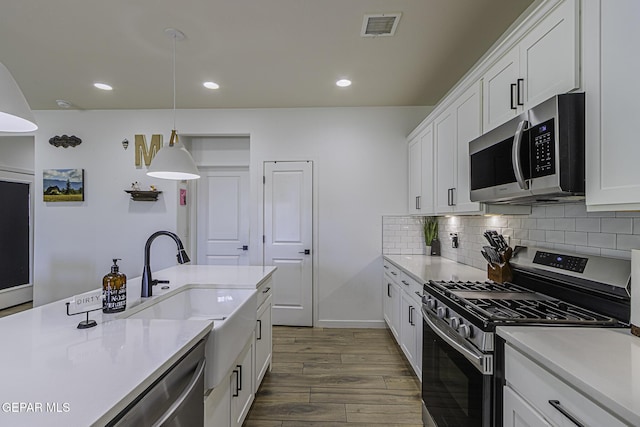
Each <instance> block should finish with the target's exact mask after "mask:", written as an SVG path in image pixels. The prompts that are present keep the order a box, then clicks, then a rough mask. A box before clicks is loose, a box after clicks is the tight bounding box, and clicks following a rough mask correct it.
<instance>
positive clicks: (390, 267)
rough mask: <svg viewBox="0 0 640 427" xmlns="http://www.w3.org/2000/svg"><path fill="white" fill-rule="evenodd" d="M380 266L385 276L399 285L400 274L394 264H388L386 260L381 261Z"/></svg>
mask: <svg viewBox="0 0 640 427" xmlns="http://www.w3.org/2000/svg"><path fill="white" fill-rule="evenodd" d="M382 266H383V269H384V272H385V274H387V275H388V276H389V277H391V279H392V280H393V281H394V282H396V283H398V284H399V283H400V278H401V274H402V273H401V272H400V269H399V268H398V267H396V266H395V265H394V264H392V263H390V262H389V261H387V260H386V259H385V260H383V261H382Z"/></svg>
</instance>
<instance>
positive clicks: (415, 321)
mask: <svg viewBox="0 0 640 427" xmlns="http://www.w3.org/2000/svg"><path fill="white" fill-rule="evenodd" d="M383 265H384V270H385V271H384V275H383V277H384V280H383V285H384V286H383V292H384V293H383V298H384V299H383V301H384V302H383V312H384V320H385V321H386V322H387V325H388V326H389V329H391V333H392V334H393V336H394V338H395V339H396V342H397V343H398V345H399V346H400V348H401V349H402V352H403V353H404V355H405V356H406V358H407V360H408V361H409V363H410V364H411V367H412V368H413V370H414V371H415V373H416V376H417V377H418V378H419V379H422V312H421V307H422V302H421V296H422V284H421V283H420V282H418V281H416V280H414V279H413V278H411V277H409V276H408V274H407V273H405V272H404V271H402V270H400V269H399V268H398V267H397V266H396V265H394V264H392V263H390V262H389V261H387V260H386V259H385V260H384V261H383ZM394 274H395V276H394Z"/></svg>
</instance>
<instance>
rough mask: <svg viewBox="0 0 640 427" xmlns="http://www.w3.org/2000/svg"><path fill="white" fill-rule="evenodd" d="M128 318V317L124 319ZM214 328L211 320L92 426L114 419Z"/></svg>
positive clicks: (99, 425) (104, 423) (99, 426)
mask: <svg viewBox="0 0 640 427" xmlns="http://www.w3.org/2000/svg"><path fill="white" fill-rule="evenodd" d="M123 320H126V319H123ZM212 328H213V322H209V324H208V326H205V327H204V328H203V329H202V330H201V331H200V333H199V334H197V335H196V336H195V337H193V338H192V339H191V340H190V341H189V342H187V343H186V344H185V345H184V346H182V348H180V349H179V350H178V351H177V352H176V353H174V354H173V356H171V357H170V358H168V359H167V360H166V361H165V362H164V363H163V364H162V365H160V366H159V367H158V369H156V370H155V371H154V372H153V373H152V374H151V375H149V376H148V377H147V378H145V380H144V381H143V382H141V383H140V384H138V385H137V386H136V387H135V388H134V389H133V390H131V392H130V393H129V394H128V395H126V396H124V397H123V398H122V399H121V400H120V401H119V402H118V403H117V404H116V405H114V406H113V407H112V408H111V409H110V410H109V411H108V412H106V413H104V414H102V416H100V418H98V419H97V420H95V421H94V422H93V423H92V424H91V427H102V426H105V425H106V424H107V423H108V422H110V421H111V420H113V419H114V418H115V417H116V416H117V415H118V414H119V413H120V412H122V411H123V410H124V409H125V408H126V407H127V406H128V405H129V404H131V403H132V402H133V401H134V400H135V399H136V397H137V396H139V395H140V394H141V393H142V392H144V391H145V390H146V389H147V388H149V386H151V385H152V384H153V383H154V382H155V381H156V380H157V379H158V378H160V377H162V376H163V375H164V374H165V372H167V370H168V369H169V368H171V367H172V366H173V365H174V364H175V363H176V362H177V361H178V360H180V359H181V358H182V357H183V356H184V355H185V354H187V353H188V352H189V351H190V350H191V349H192V348H193V347H194V346H195V345H196V344H197V343H198V342H200V340H202V339H204V338H205V337H206V336H207V335H208V334H209V332H210V331H211V329H212Z"/></svg>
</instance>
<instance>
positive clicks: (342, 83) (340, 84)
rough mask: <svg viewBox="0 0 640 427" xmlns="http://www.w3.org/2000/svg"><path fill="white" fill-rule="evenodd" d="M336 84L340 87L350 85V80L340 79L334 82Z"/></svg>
mask: <svg viewBox="0 0 640 427" xmlns="http://www.w3.org/2000/svg"><path fill="white" fill-rule="evenodd" d="M336 85H338V86H340V87H347V86H351V80H347V79H340V80H338V81H337V82H336Z"/></svg>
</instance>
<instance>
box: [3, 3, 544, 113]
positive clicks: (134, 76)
mask: <svg viewBox="0 0 640 427" xmlns="http://www.w3.org/2000/svg"><path fill="white" fill-rule="evenodd" d="M532 1H533V0H175V1H169V0H108V1H105V0H103V1H95V0H53V1H42V0H20V1H3V2H2V5H1V6H0V62H2V63H4V64H5V66H6V67H7V68H8V69H9V70H10V71H11V73H12V74H13V76H14V77H15V79H16V80H17V82H18V84H19V85H20V87H21V88H22V91H23V92H24V94H25V96H26V98H27V101H28V102H29V104H30V105H31V108H32V109H35V110H45V109H58V108H59V107H58V106H57V105H56V100H57V99H64V100H67V101H69V102H71V103H72V104H73V105H74V106H76V107H77V108H81V109H147V108H171V107H172V103H173V101H172V94H173V88H172V68H171V58H172V44H173V41H172V40H171V39H170V38H168V37H167V36H166V35H165V34H164V29H166V28H168V27H173V28H177V29H179V30H181V31H182V32H184V33H185V35H186V37H187V38H186V39H185V40H184V41H180V42H177V53H176V56H177V66H176V73H177V89H176V90H177V107H178V108H261V107H323V106H383V105H384V106H398V105H434V104H435V103H436V102H437V101H438V100H439V99H440V98H441V97H442V96H443V95H444V94H445V93H446V92H447V90H449V89H450V88H451V86H452V85H453V84H454V83H455V82H456V81H458V79H459V78H460V77H462V75H464V73H465V72H466V71H467V70H468V69H469V68H470V67H471V66H472V65H473V64H474V63H475V62H476V61H477V60H478V59H479V58H480V57H481V56H482V55H483V54H484V52H485V51H486V50H487V49H488V48H489V47H490V46H491V45H492V44H493V43H494V42H495V41H496V40H497V39H498V37H499V36H500V35H501V34H502V33H503V32H504V30H505V29H507V27H508V26H509V25H510V24H511V23H512V22H513V21H514V20H515V19H516V18H517V17H518V16H519V15H520V14H521V13H522V12H523V11H524V10H525V9H526V8H527V7H528V6H529V5H530V4H531V3H532ZM384 12H402V17H401V19H400V23H399V25H398V28H397V31H396V34H395V36H393V37H375V38H363V37H360V31H361V28H362V22H363V18H364V15H365V14H371V13H384ZM343 77H346V78H349V79H351V80H352V81H353V85H352V86H351V87H349V88H346V89H345V88H338V87H336V86H335V81H336V80H338V79H339V78H343ZM207 80H212V81H215V82H217V83H218V84H220V86H221V87H220V89H218V90H215V91H211V90H207V89H205V88H203V87H202V82H204V81H207ZM96 81H103V82H106V83H109V84H111V85H112V86H113V87H114V90H113V91H111V92H104V91H100V90H97V89H95V88H93V86H92V84H93V83H94V82H96Z"/></svg>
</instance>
